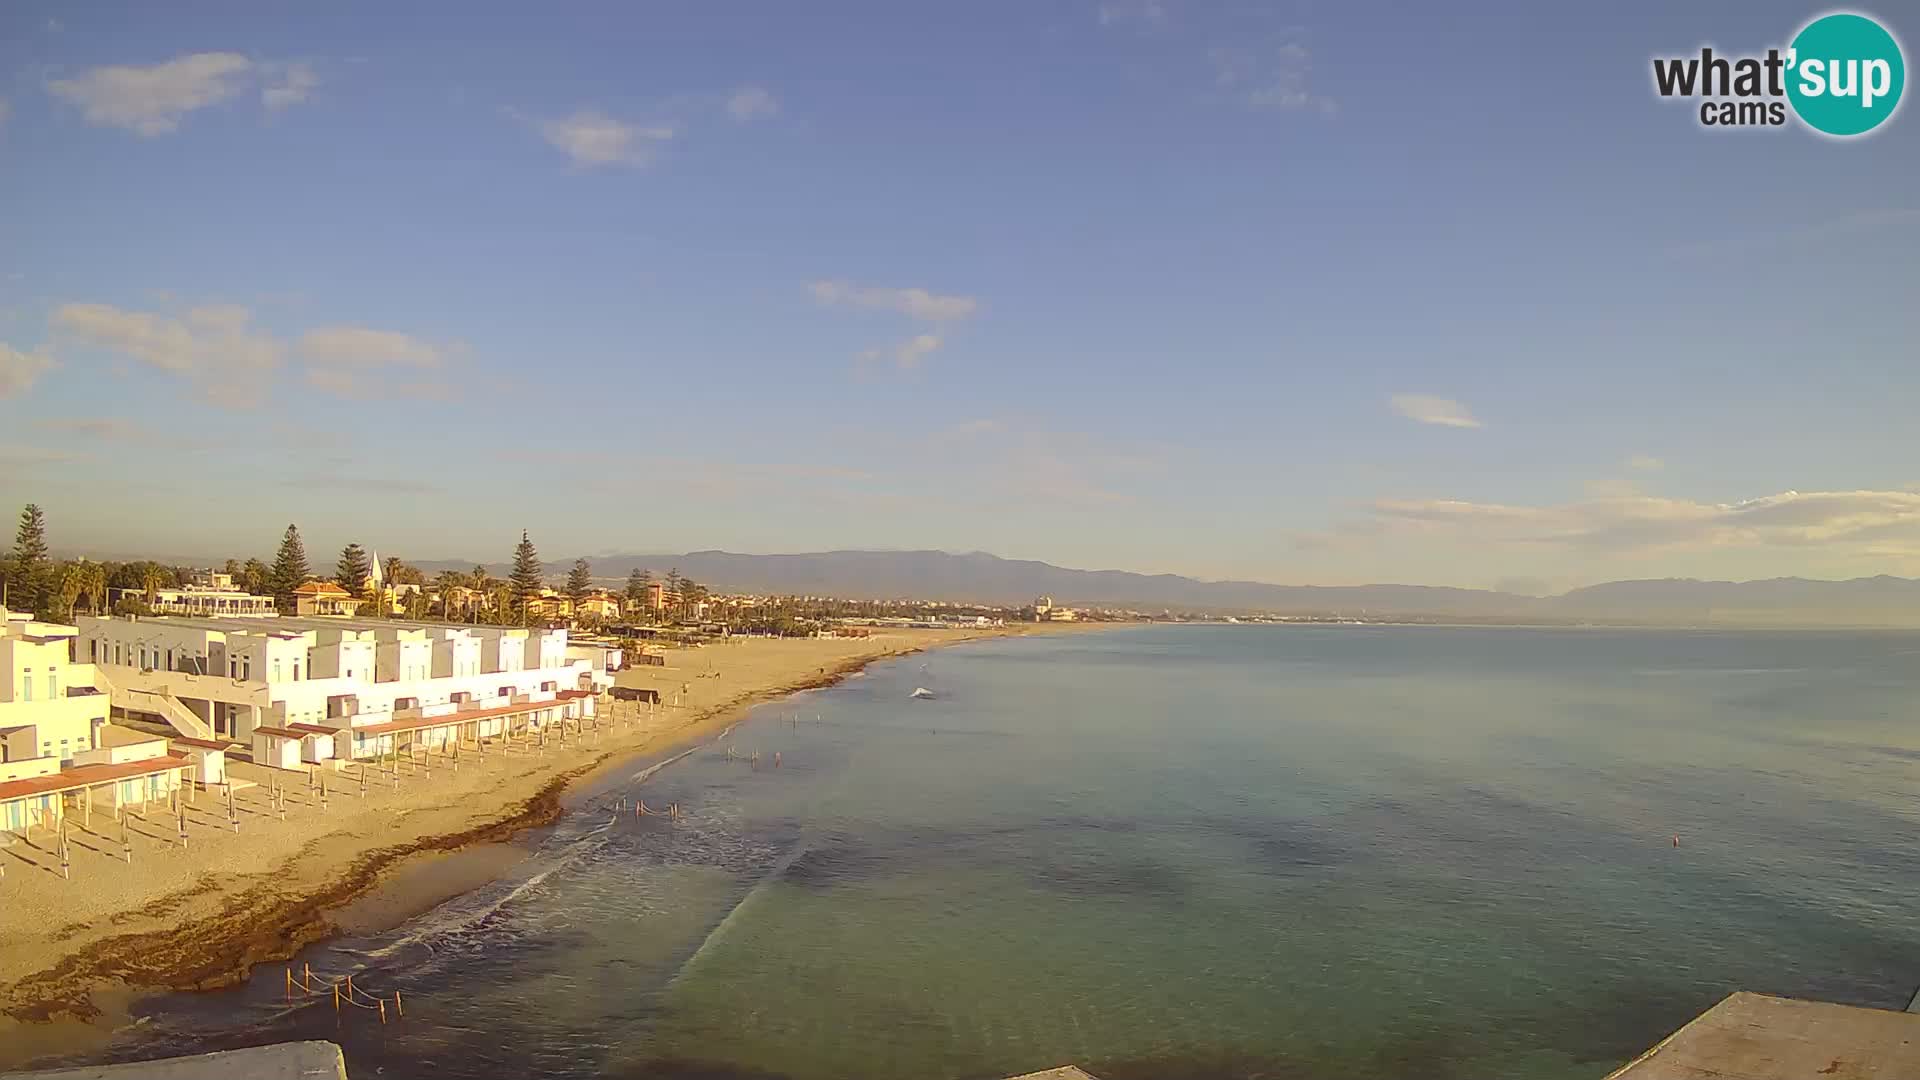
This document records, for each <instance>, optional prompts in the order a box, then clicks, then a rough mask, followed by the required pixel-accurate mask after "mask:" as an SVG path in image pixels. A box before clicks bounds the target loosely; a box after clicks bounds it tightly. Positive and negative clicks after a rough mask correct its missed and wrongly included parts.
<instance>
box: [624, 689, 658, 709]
mask: <svg viewBox="0 0 1920 1080" xmlns="http://www.w3.org/2000/svg"><path fill="white" fill-rule="evenodd" d="M613 699H614V700H615V701H642V702H645V703H647V704H649V705H658V704H660V691H658V690H655V689H653V688H652V687H650V686H616V687H614V688H613Z"/></svg>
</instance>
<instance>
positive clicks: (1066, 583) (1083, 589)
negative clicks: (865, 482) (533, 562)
mask: <svg viewBox="0 0 1920 1080" xmlns="http://www.w3.org/2000/svg"><path fill="white" fill-rule="evenodd" d="M591 561H592V563H593V571H594V576H595V577H596V578H598V579H600V580H602V581H608V582H611V581H618V580H623V579H625V578H626V576H627V575H628V574H629V573H630V572H631V571H632V570H633V569H634V568H635V567H636V566H638V567H643V568H645V569H648V570H651V571H652V572H653V574H654V576H655V577H663V576H665V575H666V573H667V571H668V570H669V569H672V568H676V567H677V568H678V569H679V570H680V572H681V573H683V574H686V575H687V576H689V577H692V578H693V579H694V580H696V581H698V582H700V583H701V584H703V585H707V586H709V587H711V588H715V589H719V590H725V591H738V592H755V593H788V594H791V593H800V594H807V593H811V594H819V595H830V596H841V597H849V598H858V599H890V598H902V597H914V598H919V599H928V600H950V601H960V602H974V603H985V604H1005V605H1014V604H1024V603H1027V602H1029V601H1031V600H1032V599H1033V598H1034V597H1036V596H1052V597H1053V598H1054V599H1055V600H1057V601H1059V602H1060V603H1063V604H1070V605H1095V604H1107V605H1114V606H1124V607H1136V608H1143V609H1147V610H1159V609H1162V608H1175V609H1181V610H1201V611H1216V612H1253V611H1261V612H1275V613H1284V614H1323V615H1371V616H1380V615H1426V616H1436V617H1453V618H1463V619H1488V620H1520V619H1548V620H1553V621H1574V622H1578V621H1587V620H1594V621H1607V622H1613V621H1634V620H1648V621H1658V622H1708V621H1737V622H1760V623H1771V622H1782V623H1792V622H1805V623H1848V622H1863V623H1876V624H1881V623H1920V581H1914V580H1911V579H1908V578H1895V577H1884V576H1883V577H1875V578H1856V579H1854V580H1851V581H1813V580H1808V579H1805V578H1776V579H1772V580H1767V581H1747V582H1729V581H1697V580H1693V579H1680V578H1671V579H1664V580H1648V581H1615V582H1608V583H1607V584H1604V585H1594V586H1589V587H1587V588H1583V589H1575V590H1573V591H1572V592H1568V593H1565V594H1563V595H1560V596H1554V597H1544V598H1542V597H1532V596H1522V595H1519V594H1517V593H1506V592H1495V591H1492V590H1484V589H1455V588H1444V587H1436V586H1427V585H1351V586H1317V585H1274V584H1269V583H1266V582H1259V581H1201V580H1198V579H1195V578H1190V577H1181V576H1179V575H1175V574H1135V573H1130V572H1128V571H1124V570H1074V569H1069V568H1066V567H1060V566H1054V565H1052V564H1051V563H1044V562H1036V561H1032V560H1026V559H1002V558H1000V557H998V556H995V555H988V554H984V553H981V552H973V553H970V554H953V553H951V552H945V551H822V552H813V553H808V554H797V555H741V554H736V553H734V552H728V551H691V552H686V553H684V554H680V555H606V556H601V557H598V558H595V559H593V560H591ZM572 563H573V560H572V559H570V558H569V559H564V560H557V561H554V562H551V563H548V564H546V568H547V572H548V574H549V575H550V577H552V578H553V579H554V580H558V579H560V578H561V577H563V576H565V574H566V571H567V568H568V567H570V566H571V565H572ZM421 568H422V569H423V570H427V571H428V572H429V573H432V572H437V571H438V570H441V569H459V570H466V569H471V564H467V563H423V564H421ZM490 569H491V570H492V571H493V572H494V573H495V574H499V575H502V576H504V575H505V573H506V567H505V566H494V567H491V568H490Z"/></svg>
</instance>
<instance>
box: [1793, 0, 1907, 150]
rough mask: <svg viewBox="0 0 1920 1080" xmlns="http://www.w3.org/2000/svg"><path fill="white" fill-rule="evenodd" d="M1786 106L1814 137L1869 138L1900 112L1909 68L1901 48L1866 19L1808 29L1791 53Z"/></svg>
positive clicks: (1823, 20) (1835, 19)
mask: <svg viewBox="0 0 1920 1080" xmlns="http://www.w3.org/2000/svg"><path fill="white" fill-rule="evenodd" d="M1787 63H1788V69H1787V100H1789V101H1791V102H1792V103H1793V111H1794V112H1795V113H1798V114H1799V116H1800V119H1801V120H1803V121H1805V123H1806V124H1807V126H1808V127H1811V128H1813V129H1814V130H1815V131H1819V132H1823V133H1825V134H1828V135H1838V136H1842V137H1845V136H1849V135H1865V134H1866V133H1867V132H1869V131H1872V130H1873V129H1874V128H1877V127H1879V126H1880V125H1881V124H1883V123H1885V122H1886V120H1887V118H1888V117H1890V116H1892V115H1893V111H1894V110H1895V109H1897V108H1899V107H1900V92H1901V91H1902V90H1904V89H1906V85H1907V64H1906V60H1905V58H1903V57H1902V56H1901V55H1900V43H1899V42H1897V41H1895V40H1894V39H1893V35H1892V34H1890V33H1888V32H1887V30H1886V28H1885V27H1883V26H1881V25H1880V24H1879V23H1877V22H1874V21H1873V20H1872V19H1869V18H1867V17H1866V16H1865V15H1855V14H1852V13H1851V12H1841V13H1837V14H1833V15H1824V16H1822V17H1820V18H1818V19H1815V20H1813V21H1812V22H1810V23H1808V24H1807V25H1806V27H1805V28H1804V29H1802V30H1801V31H1800V33H1799V34H1798V35H1796V36H1795V37H1794V39H1793V44H1792V46H1791V47H1790V51H1789V53H1788V61H1787Z"/></svg>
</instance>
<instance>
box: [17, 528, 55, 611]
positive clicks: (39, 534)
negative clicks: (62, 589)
mask: <svg viewBox="0 0 1920 1080" xmlns="http://www.w3.org/2000/svg"><path fill="white" fill-rule="evenodd" d="M52 577H53V564H52V563H50V562H48V561H47V515H46V514H45V513H44V512H43V511H42V510H41V509H40V507H39V506H38V505H37V504H34V503H28V504H27V505H26V508H25V509H24V510H21V511H20V528H19V531H18V532H16V533H15V534H14V538H13V558H12V559H11V560H10V561H9V562H8V565H7V606H9V607H11V608H13V609H14V610H15V611H31V612H33V613H35V614H51V612H49V611H48V610H47V609H48V608H49V607H50V606H51V605H50V604H49V601H51V600H52V599H53V598H52V596H51V595H50V594H51V593H52V591H53V581H52Z"/></svg>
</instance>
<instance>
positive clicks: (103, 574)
mask: <svg viewBox="0 0 1920 1080" xmlns="http://www.w3.org/2000/svg"><path fill="white" fill-rule="evenodd" d="M86 593H87V614H89V615H98V614H100V613H101V612H103V611H105V610H107V567H106V564H104V563H97V562H90V563H87V564H86Z"/></svg>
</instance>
